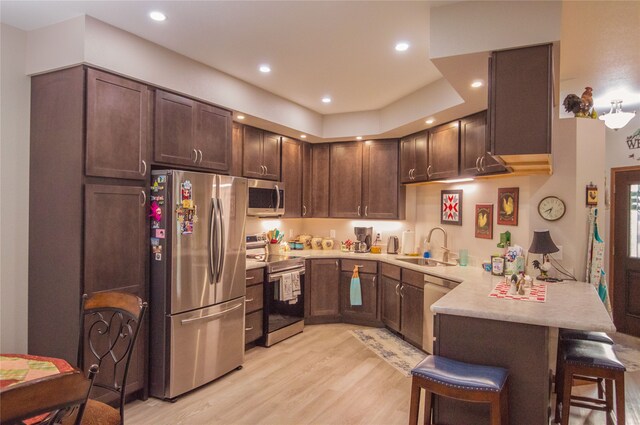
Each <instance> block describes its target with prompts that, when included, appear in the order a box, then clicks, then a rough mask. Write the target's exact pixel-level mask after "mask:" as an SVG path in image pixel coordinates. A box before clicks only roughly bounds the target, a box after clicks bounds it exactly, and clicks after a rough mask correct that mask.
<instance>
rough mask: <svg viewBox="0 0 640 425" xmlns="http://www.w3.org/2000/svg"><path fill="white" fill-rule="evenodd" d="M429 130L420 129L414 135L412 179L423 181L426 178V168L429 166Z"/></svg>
mask: <svg viewBox="0 0 640 425" xmlns="http://www.w3.org/2000/svg"><path fill="white" fill-rule="evenodd" d="M428 140H429V132H427V131H422V132H420V133H418V134H416V135H415V136H414V139H413V141H414V145H415V169H414V170H413V181H417V182H423V181H427V180H428V176H427V168H429V149H428Z"/></svg>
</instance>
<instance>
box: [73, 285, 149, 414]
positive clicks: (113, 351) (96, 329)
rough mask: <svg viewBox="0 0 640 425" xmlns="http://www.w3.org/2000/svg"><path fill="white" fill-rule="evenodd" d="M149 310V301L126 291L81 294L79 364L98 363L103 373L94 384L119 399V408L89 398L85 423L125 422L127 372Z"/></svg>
mask: <svg viewBox="0 0 640 425" xmlns="http://www.w3.org/2000/svg"><path fill="white" fill-rule="evenodd" d="M146 310H147V303H146V302H143V301H142V300H141V299H140V298H139V297H137V296H135V295H132V294H129V293H125V292H115V291H112V292H99V293H96V294H93V295H92V296H88V295H87V294H85V295H84V296H83V297H82V304H81V307H80V329H81V330H82V332H80V343H79V344H78V364H79V365H86V364H90V363H97V364H98V366H99V368H100V373H99V374H98V376H97V377H96V379H95V382H94V387H95V388H100V389H103V390H106V391H107V392H109V393H113V394H115V395H116V396H117V403H118V409H116V408H113V407H111V406H109V405H107V404H105V403H102V402H99V401H97V400H94V399H91V398H90V399H89V400H88V402H87V405H86V410H85V412H84V418H83V420H82V424H83V425H94V424H100V425H112V424H113V425H116V424H124V404H125V395H126V387H127V375H128V372H129V365H130V364H131V357H132V354H133V348H134V346H135V343H136V339H137V337H138V334H139V332H140V328H141V326H142V322H143V320H144V315H145V312H146ZM70 423H71V422H69V424H70Z"/></svg>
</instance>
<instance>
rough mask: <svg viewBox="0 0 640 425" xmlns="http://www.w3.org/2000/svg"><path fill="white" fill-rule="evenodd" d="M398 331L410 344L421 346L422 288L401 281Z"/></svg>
mask: <svg viewBox="0 0 640 425" xmlns="http://www.w3.org/2000/svg"><path fill="white" fill-rule="evenodd" d="M400 296H401V311H402V313H401V318H400V325H401V328H400V332H401V333H402V335H404V337H405V339H407V340H408V341H409V342H411V343H412V344H414V345H416V346H418V347H422V320H423V317H424V290H423V289H420V288H416V287H415V286H411V285H407V284H406V283H403V284H402V285H401V286H400Z"/></svg>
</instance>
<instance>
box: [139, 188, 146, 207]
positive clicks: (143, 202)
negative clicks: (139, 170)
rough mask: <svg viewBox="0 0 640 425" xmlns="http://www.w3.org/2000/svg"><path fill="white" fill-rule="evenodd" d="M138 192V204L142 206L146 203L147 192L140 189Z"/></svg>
mask: <svg viewBox="0 0 640 425" xmlns="http://www.w3.org/2000/svg"><path fill="white" fill-rule="evenodd" d="M140 194H141V195H142V202H140V205H142V206H144V205H145V204H146V203H147V192H145V191H144V190H141V191H140Z"/></svg>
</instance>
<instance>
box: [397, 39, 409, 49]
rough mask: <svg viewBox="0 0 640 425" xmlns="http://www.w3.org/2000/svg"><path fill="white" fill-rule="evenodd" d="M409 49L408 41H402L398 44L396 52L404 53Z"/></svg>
mask: <svg viewBox="0 0 640 425" xmlns="http://www.w3.org/2000/svg"><path fill="white" fill-rule="evenodd" d="M408 48H409V43H407V42H406V41H401V42H399V43H398V44H396V51H398V52H404V51H406V50H407V49H408Z"/></svg>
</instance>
